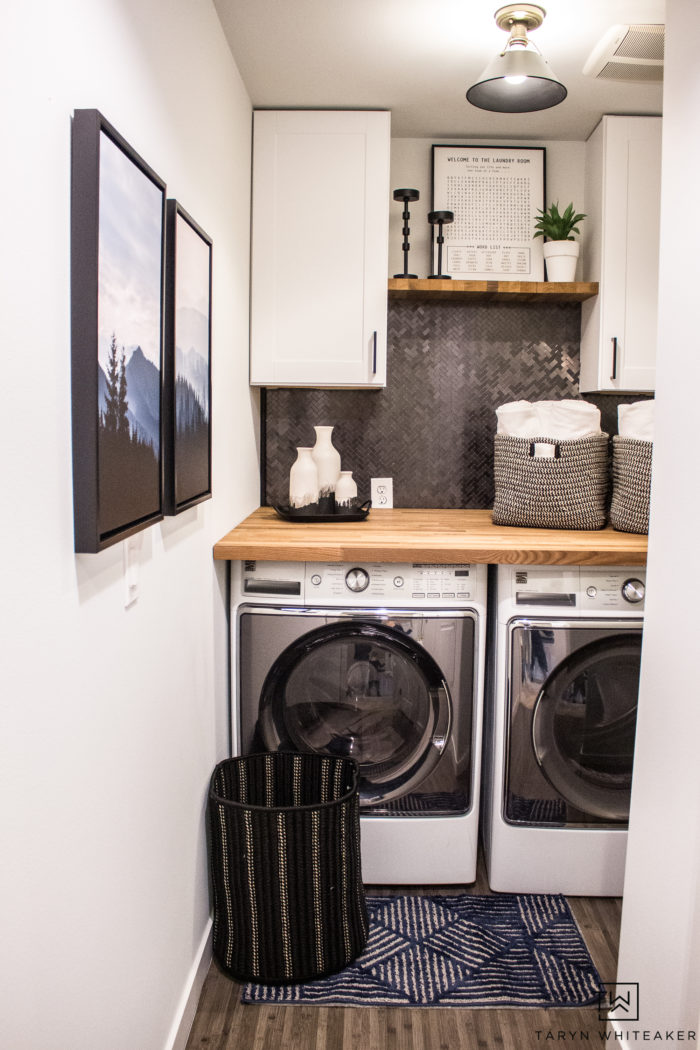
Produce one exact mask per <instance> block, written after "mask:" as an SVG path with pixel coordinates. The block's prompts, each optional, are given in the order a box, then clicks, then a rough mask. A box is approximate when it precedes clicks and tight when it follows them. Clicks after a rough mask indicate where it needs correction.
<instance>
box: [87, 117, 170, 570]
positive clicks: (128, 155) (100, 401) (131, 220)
mask: <svg viewBox="0 0 700 1050" xmlns="http://www.w3.org/2000/svg"><path fill="white" fill-rule="evenodd" d="M71 167H72V183H71V359H72V360H71V371H72V383H71V385H72V414H73V508H74V531H75V550H76V551H77V552H95V551H100V550H103V549H104V548H106V547H109V546H111V545H112V544H114V543H117V542H118V541H119V540H122V539H125V538H126V537H127V536H130V535H132V534H133V533H135V532H138V531H139V530H141V529H144V528H146V527H148V526H149V525H152V524H153V523H154V522H156V521H160V520H161V519H162V517H163V500H162V487H163V486H162V453H161V388H162V381H161V376H162V356H163V286H164V242H165V236H164V235H165V183H164V182H163V181H162V179H160V178H159V177H158V176H157V175H156V174H155V172H154V171H152V169H151V168H150V167H149V166H148V165H147V164H146V162H145V161H144V160H143V159H142V158H141V157H140V156H139V155H138V154H137V153H136V152H135V151H134V150H133V149H132V148H131V147H130V146H129V145H128V143H127V142H126V141H125V140H124V139H123V138H122V136H121V135H120V134H119V133H118V132H117V131H116V130H115V129H114V128H113V127H112V125H111V124H109V122H108V121H107V120H105V118H104V117H103V116H102V114H101V113H100V112H99V111H98V110H96V109H78V110H75V112H74V115H73V131H72V161H71Z"/></svg>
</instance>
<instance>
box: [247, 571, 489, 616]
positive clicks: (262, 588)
mask: <svg viewBox="0 0 700 1050" xmlns="http://www.w3.org/2000/svg"><path fill="white" fill-rule="evenodd" d="M238 564H239V565H240V572H239V575H238V577H237V581H236V582H235V583H234V587H235V588H237V590H238V593H239V594H240V597H241V598H242V599H250V600H254V601H263V602H265V601H269V602H274V603H276V604H277V603H279V602H282V603H285V602H288V603H289V604H298V603H299V602H300V601H301V602H304V603H305V604H307V605H312V604H314V603H318V604H326V603H329V604H332V605H346V606H350V607H351V606H354V605H357V606H374V605H395V606H407V607H414V606H415V607H418V608H421V607H423V606H425V607H426V608H450V607H453V608H459V607H460V606H464V605H465V603H466V604H469V605H471V604H472V603H474V602H478V603H479V604H485V603H486V575H487V573H486V566H485V565H433V564H424V563H416V562H403V563H389V564H386V563H381V562H376V563H375V562H362V563H359V562H307V563H306V564H304V563H303V562H272V561H268V562H266V561H246V562H241V563H238Z"/></svg>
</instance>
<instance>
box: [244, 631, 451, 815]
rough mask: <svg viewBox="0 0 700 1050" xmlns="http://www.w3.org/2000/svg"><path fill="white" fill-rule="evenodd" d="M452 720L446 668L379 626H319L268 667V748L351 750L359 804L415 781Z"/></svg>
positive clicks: (263, 705)
mask: <svg viewBox="0 0 700 1050" xmlns="http://www.w3.org/2000/svg"><path fill="white" fill-rule="evenodd" d="M451 721H452V714H451V701H450V696H449V692H448V689H447V685H446V683H445V681H444V679H443V675H442V672H441V670H440V668H439V667H438V665H437V664H436V662H435V661H434V660H433V658H432V657H431V656H430V655H429V654H428V653H427V652H426V650H425V649H423V648H422V647H420V646H419V645H417V644H416V643H415V642H414V641H413V640H412V639H411V638H410V637H409V636H408V635H406V634H404V633H402V632H401V631H400V630H397V629H395V628H392V627H389V626H387V625H385V624H379V623H372V622H364V621H358V620H352V621H349V622H347V621H342V622H334V623H329V624H325V625H324V626H322V627H318V628H317V629H315V630H313V631H309V632H308V633H307V634H305V635H303V636H302V637H300V638H298V639H297V640H296V641H295V642H293V643H292V644H291V645H289V646H287V648H286V649H285V650H284V651H283V652H282V653H281V655H280V656H279V657H278V659H277V660H276V661H275V663H274V664H273V665H272V667H271V668H270V671H269V673H268V675H267V677H266V679H265V682H264V685H263V688H262V693H261V697H260V714H259V728H260V732H261V734H262V738H263V742H264V745H265V747H267V748H269V749H270V750H292V751H315V752H320V753H323V754H331V755H343V756H346V757H349V758H354V759H355V760H356V761H357V762H358V763H359V766H360V800H361V803H362V804H363V805H373V804H376V803H378V802H382V801H387V800H389V799H392V798H397V797H399V796H400V795H403V794H405V793H406V792H407V791H410V790H411V788H412V787H413V786H414V785H416V784H418V783H420V782H421V781H422V780H423V779H424V778H425V777H426V776H427V775H428V773H430V771H431V770H432V769H433V768H434V766H435V764H436V763H437V762H438V760H439V758H440V756H441V754H442V752H443V751H444V749H445V746H446V744H447V741H448V738H449V735H450V727H451Z"/></svg>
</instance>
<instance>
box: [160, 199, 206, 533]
mask: <svg viewBox="0 0 700 1050" xmlns="http://www.w3.org/2000/svg"><path fill="white" fill-rule="evenodd" d="M166 241H167V251H166V280H165V354H164V361H163V455H164V475H163V476H164V493H163V495H164V509H165V513H166V514H179V513H180V512H181V511H183V510H187V509H188V508H189V507H193V506H195V505H196V504H197V503H202V502H203V501H204V500H207V499H211V257H212V242H211V238H210V237H208V236H207V235H206V233H205V232H204V230H202V229H201V227H199V226H198V225H197V223H196V222H195V221H194V219H193V218H192V217H191V216H190V215H188V214H187V212H186V211H185V210H184V208H182V207H181V206H180V205H179V204H178V202H177V201H174V200H169V201H168V202H167V238H166Z"/></svg>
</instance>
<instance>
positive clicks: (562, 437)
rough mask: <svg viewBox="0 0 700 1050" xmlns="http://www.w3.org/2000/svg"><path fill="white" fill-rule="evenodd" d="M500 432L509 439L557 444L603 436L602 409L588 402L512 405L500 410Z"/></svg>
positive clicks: (498, 418)
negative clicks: (548, 440) (545, 440)
mask: <svg viewBox="0 0 700 1050" xmlns="http://www.w3.org/2000/svg"><path fill="white" fill-rule="evenodd" d="M496 418H497V420H498V428H497V432H498V433H499V434H506V435H507V436H509V437H519V438H533V437H548V438H552V439H554V440H557V441H575V440H577V439H578V438H584V437H589V436H590V435H591V434H600V409H598V408H596V406H595V405H591V404H590V403H589V402H588V401H575V400H574V399H573V398H564V399H563V400H562V401H510V402H509V403H508V404H506V405H501V406H500V408H497V409H496Z"/></svg>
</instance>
